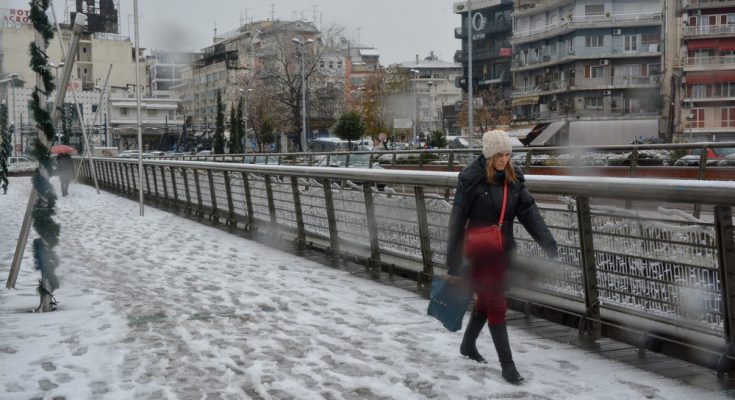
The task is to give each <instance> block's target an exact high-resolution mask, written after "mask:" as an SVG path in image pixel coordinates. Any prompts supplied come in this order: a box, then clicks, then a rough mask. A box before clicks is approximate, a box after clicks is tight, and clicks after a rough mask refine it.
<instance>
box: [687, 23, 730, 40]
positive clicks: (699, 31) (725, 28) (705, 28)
mask: <svg viewBox="0 0 735 400" xmlns="http://www.w3.org/2000/svg"><path fill="white" fill-rule="evenodd" d="M720 35H735V25H701V26H686V27H684V37H706V36H720Z"/></svg>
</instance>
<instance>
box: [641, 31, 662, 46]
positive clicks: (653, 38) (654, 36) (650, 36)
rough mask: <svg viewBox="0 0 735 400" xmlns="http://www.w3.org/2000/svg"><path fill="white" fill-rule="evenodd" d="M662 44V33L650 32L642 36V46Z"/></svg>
mask: <svg viewBox="0 0 735 400" xmlns="http://www.w3.org/2000/svg"><path fill="white" fill-rule="evenodd" d="M658 43H661V33H660V32H649V33H643V34H641V44H642V45H646V46H647V45H649V44H658Z"/></svg>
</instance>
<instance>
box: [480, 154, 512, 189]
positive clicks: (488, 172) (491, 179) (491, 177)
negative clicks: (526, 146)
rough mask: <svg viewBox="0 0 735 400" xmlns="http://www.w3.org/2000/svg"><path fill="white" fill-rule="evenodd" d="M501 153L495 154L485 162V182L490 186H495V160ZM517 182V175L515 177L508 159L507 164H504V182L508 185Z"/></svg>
mask: <svg viewBox="0 0 735 400" xmlns="http://www.w3.org/2000/svg"><path fill="white" fill-rule="evenodd" d="M500 154H501V153H496V154H494V155H493V156H492V157H490V158H489V159H488V160H487V166H486V167H485V179H486V180H487V183H488V184H490V185H494V184H495V172H496V171H495V167H493V165H495V158H496V157H498V156H499V155H500ZM517 180H518V175H516V170H515V168H514V167H513V161H511V160H510V159H508V163H507V164H505V181H506V182H508V183H513V182H515V181H517Z"/></svg>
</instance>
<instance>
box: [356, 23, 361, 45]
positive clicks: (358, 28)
mask: <svg viewBox="0 0 735 400" xmlns="http://www.w3.org/2000/svg"><path fill="white" fill-rule="evenodd" d="M360 30H362V27H361V26H358V27H357V45H358V46H360Z"/></svg>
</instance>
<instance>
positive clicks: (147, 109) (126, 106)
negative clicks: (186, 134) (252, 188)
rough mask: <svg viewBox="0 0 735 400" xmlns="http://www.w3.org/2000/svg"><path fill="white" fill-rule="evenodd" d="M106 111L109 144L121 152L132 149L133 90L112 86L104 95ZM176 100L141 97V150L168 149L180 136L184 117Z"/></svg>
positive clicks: (134, 128) (134, 134)
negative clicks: (107, 110)
mask: <svg viewBox="0 0 735 400" xmlns="http://www.w3.org/2000/svg"><path fill="white" fill-rule="evenodd" d="M105 97H106V100H107V105H106V107H107V108H108V109H109V110H110V112H109V115H110V117H109V118H110V120H109V123H108V124H109V127H108V129H109V130H110V133H111V136H112V139H113V141H112V143H113V144H115V145H116V146H117V147H119V148H120V149H123V150H128V149H135V148H137V143H138V115H137V107H138V106H137V102H136V99H135V90H134V89H132V88H131V87H130V86H128V87H112V88H111V91H110V92H109V93H108V94H107V95H106V96H105ZM178 102H179V101H178V99H177V98H165V97H160V98H152V97H144V98H141V111H140V112H141V114H140V115H141V124H142V136H143V149H144V150H153V149H156V150H171V149H172V143H175V142H176V140H175V139H172V138H176V137H178V136H179V134H180V133H181V128H182V125H183V124H184V116H183V115H182V114H181V112H180V111H179V103H178Z"/></svg>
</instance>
